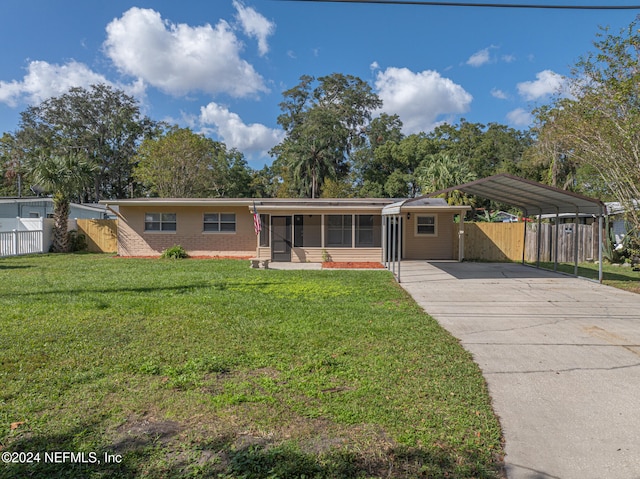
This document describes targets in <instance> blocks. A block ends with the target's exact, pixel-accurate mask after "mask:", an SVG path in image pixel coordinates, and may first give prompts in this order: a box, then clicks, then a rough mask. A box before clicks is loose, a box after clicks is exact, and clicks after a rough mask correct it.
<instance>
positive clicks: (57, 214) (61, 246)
mask: <svg viewBox="0 0 640 479" xmlns="http://www.w3.org/2000/svg"><path fill="white" fill-rule="evenodd" d="M69 206H70V205H69V198H67V197H66V196H65V195H63V194H60V193H56V194H55V195H54V196H53V245H52V250H53V252H54V253H66V252H68V251H69V234H68V232H67V225H68V222H69V209H70V208H69Z"/></svg>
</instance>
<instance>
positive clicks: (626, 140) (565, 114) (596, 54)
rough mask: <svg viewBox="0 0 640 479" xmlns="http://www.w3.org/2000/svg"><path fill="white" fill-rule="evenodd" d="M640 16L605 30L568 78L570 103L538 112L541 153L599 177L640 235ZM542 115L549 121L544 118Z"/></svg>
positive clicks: (560, 100)
mask: <svg viewBox="0 0 640 479" xmlns="http://www.w3.org/2000/svg"><path fill="white" fill-rule="evenodd" d="M639 26H640V16H639V17H637V18H636V20H634V21H633V22H632V23H631V24H630V25H629V27H628V28H625V29H622V30H621V31H620V33H619V34H617V35H616V34H611V33H610V32H609V30H607V29H603V30H602V31H601V32H600V33H599V34H598V36H597V40H596V41H595V42H594V46H595V48H596V50H595V51H593V52H589V53H587V54H586V55H585V56H584V57H583V58H582V59H581V60H580V61H579V62H578V63H577V64H576V66H575V68H574V69H573V71H572V76H571V77H570V78H567V82H568V85H569V87H570V91H571V97H570V98H558V99H556V101H555V102H554V104H553V105H552V108H550V109H547V110H542V111H539V112H538V117H539V119H540V120H541V123H542V126H541V128H540V132H539V136H538V139H539V142H538V144H539V147H540V148H549V147H550V146H552V147H553V148H556V149H557V151H558V153H559V154H561V155H563V156H565V157H566V158H568V159H570V160H571V161H573V162H575V163H576V164H577V165H579V166H588V167H589V168H591V169H592V170H594V171H596V172H597V173H598V174H599V175H600V176H601V178H602V179H603V180H604V183H605V184H606V185H608V187H609V188H610V190H611V192H612V193H613V195H614V196H615V198H616V199H617V200H618V201H620V202H622V203H623V204H624V205H626V207H627V208H626V210H627V214H628V220H629V221H630V222H631V223H632V224H633V226H634V227H635V229H636V231H638V230H639V229H640V212H639V211H638V210H637V209H636V206H635V202H636V201H637V200H638V199H639V198H640V128H638V125H640V60H639V59H640V29H639ZM542 114H543V115H544V116H542Z"/></svg>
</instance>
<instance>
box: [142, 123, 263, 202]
mask: <svg viewBox="0 0 640 479" xmlns="http://www.w3.org/2000/svg"><path fill="white" fill-rule="evenodd" d="M135 160H136V162H137V167H136V169H135V172H134V178H135V179H136V180H137V181H139V182H140V183H141V184H143V185H144V187H145V188H146V190H147V192H148V193H149V194H151V195H153V196H159V197H161V198H195V197H203V198H205V197H207V198H208V197H223V196H227V197H228V196H252V194H251V193H252V190H251V182H252V177H251V171H250V170H249V168H248V166H247V163H246V161H245V160H244V158H243V157H242V154H241V153H240V152H238V151H237V150H231V151H228V150H227V147H226V146H225V145H224V144H223V143H220V142H216V141H213V140H212V139H210V138H206V137H204V136H203V135H199V134H197V133H194V132H192V131H191V130H190V129H189V128H179V127H176V126H174V127H172V128H171V129H169V131H167V132H166V134H164V135H163V136H161V137H160V138H153V139H151V138H149V139H146V140H144V141H143V143H142V145H141V146H140V149H139V152H138V155H137V156H136V157H135Z"/></svg>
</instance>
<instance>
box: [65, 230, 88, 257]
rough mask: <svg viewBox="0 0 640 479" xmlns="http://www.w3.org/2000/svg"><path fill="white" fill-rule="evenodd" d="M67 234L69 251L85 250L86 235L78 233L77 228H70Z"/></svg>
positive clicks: (86, 246)
mask: <svg viewBox="0 0 640 479" xmlns="http://www.w3.org/2000/svg"><path fill="white" fill-rule="evenodd" d="M67 234H68V235H69V252H72V253H73V252H76V251H86V250H87V248H88V245H87V237H86V236H85V235H84V234H82V233H78V231H77V230H71V231H69V233H67Z"/></svg>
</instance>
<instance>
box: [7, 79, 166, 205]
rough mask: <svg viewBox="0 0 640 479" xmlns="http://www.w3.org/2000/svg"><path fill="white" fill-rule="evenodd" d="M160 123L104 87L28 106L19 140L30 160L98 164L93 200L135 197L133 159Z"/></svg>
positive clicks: (72, 91)
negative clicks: (79, 158) (70, 157)
mask: <svg viewBox="0 0 640 479" xmlns="http://www.w3.org/2000/svg"><path fill="white" fill-rule="evenodd" d="M157 126H158V124H157V122H154V121H152V120H151V119H149V118H148V117H146V116H143V115H142V114H141V113H140V107H139V105H138V103H137V101H136V100H135V99H134V98H133V97H131V96H129V95H126V94H125V93H124V92H123V91H121V90H117V89H114V88H112V87H110V86H108V85H105V84H99V85H92V86H91V87H90V88H88V89H85V88H82V87H74V88H71V89H70V90H69V91H68V92H67V93H65V94H63V95H61V96H59V97H53V98H49V99H47V100H45V101H43V102H42V103H40V104H38V105H32V106H29V107H28V108H27V109H26V110H25V111H24V112H22V113H21V122H20V127H19V129H18V131H17V132H16V135H15V137H16V139H17V140H18V141H19V143H20V145H21V146H22V148H23V149H24V151H25V154H26V155H27V156H28V157H30V158H31V159H34V160H37V159H38V158H48V157H51V156H61V157H65V156H68V155H70V154H71V155H75V156H78V155H82V156H84V157H85V158H86V159H87V160H89V161H92V162H93V163H94V164H95V165H96V166H97V169H96V172H95V174H94V178H93V187H92V195H91V196H92V197H93V199H94V200H95V201H97V200H99V199H101V198H122V197H126V196H131V194H132V193H133V191H132V190H134V189H135V185H134V183H133V182H132V177H131V175H132V173H133V166H134V165H133V162H132V158H133V156H134V154H135V152H136V150H137V147H138V145H139V143H140V142H141V141H142V139H143V138H145V137H148V136H151V135H153V134H154V133H155V132H156V128H157Z"/></svg>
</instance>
